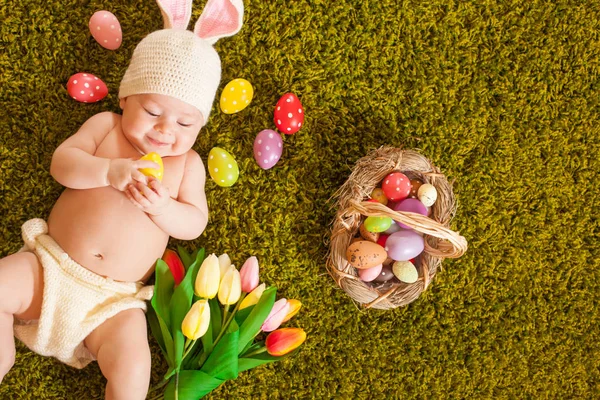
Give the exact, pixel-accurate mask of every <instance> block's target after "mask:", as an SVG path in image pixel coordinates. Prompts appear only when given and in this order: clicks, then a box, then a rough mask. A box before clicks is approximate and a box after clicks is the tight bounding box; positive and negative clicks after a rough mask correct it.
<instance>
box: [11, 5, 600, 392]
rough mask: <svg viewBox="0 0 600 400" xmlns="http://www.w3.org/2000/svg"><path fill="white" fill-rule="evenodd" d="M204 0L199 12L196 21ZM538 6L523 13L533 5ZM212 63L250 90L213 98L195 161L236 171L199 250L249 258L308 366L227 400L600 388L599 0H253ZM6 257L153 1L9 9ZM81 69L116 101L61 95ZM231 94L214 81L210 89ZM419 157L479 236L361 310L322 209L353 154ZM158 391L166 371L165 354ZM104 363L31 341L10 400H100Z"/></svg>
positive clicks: (273, 371)
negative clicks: (420, 288) (332, 273)
mask: <svg viewBox="0 0 600 400" xmlns="http://www.w3.org/2000/svg"><path fill="white" fill-rule="evenodd" d="M204 3H205V2H204V1H197V2H196V5H195V7H194V14H193V17H192V22H193V23H195V21H196V20H197V18H198V16H199V15H200V11H201V9H202V7H203V5H204ZM523 3H527V4H523ZM245 5H246V13H245V24H244V27H243V29H242V31H241V32H240V33H239V34H238V35H236V36H235V37H233V38H229V39H223V40H221V41H220V42H219V43H218V44H217V46H216V47H217V50H218V52H219V54H220V55H221V58H222V62H223V77H222V84H221V88H222V87H223V86H224V84H225V83H227V82H228V81H229V80H231V79H234V78H239V77H243V78H246V79H248V80H249V81H250V82H251V83H252V84H253V85H254V88H255V97H254V100H253V101H252V103H251V104H250V106H249V107H248V108H247V109H245V110H244V111H242V112H240V113H238V114H234V115H225V114H223V113H221V112H220V111H219V110H218V107H217V102H215V106H214V108H213V113H212V115H211V119H210V121H209V124H208V125H207V126H206V128H205V129H204V130H203V131H202V132H201V134H200V137H199V140H198V142H197V145H196V150H197V151H198V152H199V153H200V154H201V155H202V157H203V158H204V160H206V156H207V154H208V151H209V150H210V149H211V148H212V147H213V146H220V147H223V148H225V149H227V150H228V151H229V152H231V153H232V154H233V155H234V156H235V158H236V159H237V161H238V163H239V166H240V171H241V172H240V174H241V175H240V179H239V181H238V182H237V183H236V184H235V185H234V186H233V187H232V188H220V187H217V186H216V185H215V184H214V183H213V182H212V181H211V180H209V181H208V182H207V185H206V191H207V196H208V202H209V207H210V210H211V221H210V223H209V226H208V228H207V230H206V232H205V233H204V234H203V235H202V236H201V237H200V239H199V240H197V241H195V242H193V243H189V244H188V246H190V247H191V246H205V247H206V248H207V250H208V251H209V252H215V253H222V252H227V253H229V254H230V256H231V258H232V259H233V261H234V263H235V264H236V265H240V264H241V263H242V262H243V260H244V259H245V258H246V257H248V256H250V255H256V256H258V258H259V260H260V262H261V265H262V270H261V272H262V279H263V280H264V281H266V282H267V283H269V284H274V285H277V286H278V287H279V288H280V294H281V295H282V296H285V297H288V298H297V299H300V300H301V301H302V303H303V304H304V307H303V309H302V312H301V314H300V315H299V316H298V317H296V318H295V319H294V320H293V321H292V323H291V325H292V326H301V327H303V328H305V329H306V331H307V332H308V340H307V341H306V343H305V345H304V346H303V349H302V351H300V352H299V353H298V354H297V356H295V357H293V358H291V359H288V360H286V361H284V362H281V363H279V364H274V365H269V366H263V367H259V368H256V369H254V370H252V371H249V372H245V373H243V374H241V376H240V377H239V378H238V379H237V380H236V381H233V382H228V383H226V384H225V385H223V386H222V387H220V388H219V389H218V390H216V391H215V392H213V394H212V395H210V396H208V398H210V399H221V398H236V399H242V398H243V399H246V398H248V399H249V398H262V399H267V398H269V399H270V398H281V399H287V398H315V399H325V398H339V399H355V398H358V399H388V398H428V399H439V398H494V399H504V398H506V399H514V398H530V399H546V398H550V399H559V398H560V399H565V398H578V399H579V398H581V399H583V398H585V399H591V398H598V397H600V373H599V371H598V365H599V364H600V337H599V336H600V335H599V334H600V328H599V323H600V318H599V317H600V309H599V298H600V297H599V295H598V293H599V292H600V287H599V286H600V279H599V278H600V272H599V270H598V269H599V267H600V264H599V262H598V256H599V255H600V251H599V249H600V246H599V244H598V239H599V237H598V236H599V229H598V225H599V224H598V217H597V213H598V211H599V210H600V199H599V195H600V190H599V189H600V187H599V183H598V172H599V170H600V165H599V156H600V153H599V150H600V135H599V134H600V132H599V126H600V124H599V122H600V121H599V114H598V112H599V111H600V110H599V103H598V99H599V93H598V90H599V88H600V82H599V64H600V36H599V29H600V22H599V21H600V3H599V2H597V1H587V2H584V1H536V0H534V1H528V2H522V1H512V2H511V1H486V0H482V1H478V2H474V3H470V2H469V3H467V2H463V1H452V0H430V1H424V2H418V1H397V0H378V1H374V0H363V1H360V0H354V1H351V0H346V1H343V0H342V1H325V0H320V1H318V0H315V1H301V0H293V1H266V0H263V1H258V0H246V1H245ZM101 9H107V10H109V11H111V12H113V13H114V14H116V15H117V17H118V18H119V20H120V23H121V25H122V28H123V32H124V40H123V46H122V47H121V48H120V49H118V50H117V51H109V50H105V49H103V48H101V47H100V46H99V45H98V44H97V43H96V42H95V41H94V39H93V38H92V37H91V35H90V34H89V31H88V28H87V23H88V20H89V18H90V16H91V15H92V14H93V13H94V12H95V11H97V10H101ZM0 16H1V19H2V23H1V24H0V42H1V45H0V46H1V47H0V48H1V50H0V68H1V71H2V74H1V77H0V100H1V103H0V116H1V118H0V199H1V201H0V216H1V218H0V233H1V235H2V236H1V240H0V255H1V256H5V255H7V254H10V253H12V252H15V251H17V250H18V249H19V248H20V246H21V242H20V226H21V224H22V223H23V222H24V221H26V220H27V219H28V218H32V217H47V215H48V213H49V211H50V209H51V207H52V204H53V202H54V201H55V200H56V199H57V197H58V196H59V194H60V192H61V190H62V189H61V187H60V185H59V184H58V183H56V182H55V181H54V180H53V179H52V177H51V176H50V175H49V173H48V170H49V165H50V159H51V155H52V152H53V150H54V149H55V148H56V147H57V146H58V145H59V144H60V143H61V142H62V141H63V140H65V139H66V138H67V137H69V135H71V134H73V133H74V132H75V131H76V130H77V128H78V127H79V126H80V125H81V124H82V123H83V122H84V121H85V120H86V119H87V118H89V117H90V116H92V115H93V114H95V113H97V112H100V111H105V110H111V111H115V112H118V111H119V110H118V102H117V97H116V95H117V90H118V85H119V81H120V78H121V77H122V74H123V72H124V70H125V68H126V66H127V63H128V60H129V57H130V55H131V53H132V51H133V48H134V47H135V45H136V44H137V42H138V41H139V40H140V39H141V38H142V37H144V35H146V34H148V33H150V32H152V31H154V30H156V29H159V28H161V27H162V21H161V17H160V13H159V11H158V7H157V6H156V5H155V4H154V2H153V1H151V0H134V1H100V0H89V1H87V0H79V1H76V0H70V1H69V0H56V1H52V2H47V1H45V0H27V1H17V0H5V1H3V2H1V3H0ZM82 71H87V72H91V73H93V74H96V75H97V76H99V77H100V78H101V79H103V80H104V81H105V82H106V83H107V85H108V87H109V96H108V97H107V98H106V99H105V100H103V101H102V102H100V103H98V104H93V105H85V104H81V103H77V102H75V101H73V100H72V99H70V98H69V97H68V96H67V93H66V90H65V85H66V82H67V80H68V78H69V77H70V76H71V75H72V74H74V73H76V72H82ZM289 91H292V92H295V93H296V94H297V95H298V96H299V97H300V99H301V101H302V102H303V105H304V107H305V111H306V121H305V126H304V127H303V128H302V130H301V131H300V132H299V133H297V134H296V135H294V136H291V137H287V136H286V137H285V138H284V152H283V156H282V159H281V161H280V162H279V163H278V164H277V166H276V167H275V168H273V169H272V170H269V171H263V170H261V169H260V168H259V167H258V166H257V164H256V162H255V161H254V159H253V156H252V144H253V140H254V137H255V135H256V134H257V133H258V132H259V131H260V130H262V129H266V128H274V125H273V122H272V113H273V108H274V105H275V103H276V102H277V100H278V99H279V97H280V96H281V95H282V94H284V93H286V92H289ZM219 95H220V90H219V91H218V92H217V96H219ZM384 144H388V145H393V146H404V147H407V148H416V149H420V150H421V151H422V153H423V154H425V155H426V156H427V157H429V158H430V159H431V160H432V161H433V162H434V163H435V164H436V165H438V166H439V167H440V168H441V169H442V170H443V171H444V172H445V173H446V174H447V176H448V177H449V178H450V179H454V180H455V185H454V190H455V193H456V196H457V197H458V199H459V202H460V208H459V209H458V212H457V215H456V218H455V219H454V221H453V228H455V229H456V230H458V231H460V232H461V234H462V235H464V236H465V237H466V238H467V239H468V241H469V244H470V248H469V251H468V252H467V254H466V255H465V256H463V257H462V258H460V259H458V260H447V261H445V262H444V269H443V271H442V272H441V273H439V274H438V276H437V277H436V279H435V281H434V283H433V285H432V286H431V287H430V289H429V290H428V291H427V292H425V293H424V294H423V295H422V296H421V297H420V298H419V299H418V300H417V301H415V302H414V303H412V304H410V305H409V306H407V307H404V308H402V309H397V310H393V311H378V310H370V311H360V310H359V309H357V308H356V307H355V306H354V304H353V303H352V302H351V301H350V299H349V297H347V296H346V295H345V293H344V292H343V291H341V290H340V289H337V288H336V286H335V285H334V283H333V281H332V279H331V278H330V277H329V276H328V275H327V274H326V270H325V266H324V264H325V254H326V251H327V247H326V244H325V242H324V238H325V237H326V235H327V233H328V229H329V224H330V221H331V220H332V218H333V215H334V210H332V209H330V205H329V204H328V202H327V200H328V199H329V198H330V196H331V195H332V194H333V193H334V192H335V190H336V189H337V188H338V187H339V186H340V185H341V184H342V183H343V182H344V181H345V179H346V178H347V176H348V174H349V172H350V169H351V167H352V165H353V164H354V162H355V161H356V160H357V159H359V158H360V157H362V156H363V155H365V154H366V153H368V152H369V151H370V150H372V149H374V148H376V147H379V146H381V145H384ZM154 356H155V360H154V375H153V381H154V382H156V381H157V380H158V379H159V377H160V376H161V375H162V373H164V371H165V370H166V366H165V364H163V363H162V361H161V359H160V353H159V352H158V351H157V347H156V346H154ZM103 391H104V380H103V378H102V376H101V374H100V371H99V369H98V367H97V365H95V364H93V365H91V366H89V367H88V368H86V369H84V370H82V371H79V370H75V369H71V368H69V367H66V366H64V365H61V364H59V363H58V362H56V361H54V360H52V359H49V358H43V357H40V356H37V355H35V354H33V353H31V352H29V351H27V350H25V349H24V348H23V347H22V346H20V347H19V348H18V354H17V361H16V365H15V367H14V368H13V370H12V371H11V372H10V373H9V374H8V375H7V376H6V378H5V381H4V382H3V384H2V385H0V398H1V399H34V398H35V399H91V398H99V397H100V396H102V394H103Z"/></svg>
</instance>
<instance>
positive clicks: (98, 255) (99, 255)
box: [94, 253, 104, 260]
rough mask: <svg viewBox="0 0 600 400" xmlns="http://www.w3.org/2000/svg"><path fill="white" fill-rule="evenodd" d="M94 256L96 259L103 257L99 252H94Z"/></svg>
mask: <svg viewBox="0 0 600 400" xmlns="http://www.w3.org/2000/svg"><path fill="white" fill-rule="evenodd" d="M94 257H96V258H97V259H98V260H103V259H104V256H103V255H102V254H100V253H96V254H94Z"/></svg>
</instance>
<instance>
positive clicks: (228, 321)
mask: <svg viewBox="0 0 600 400" xmlns="http://www.w3.org/2000/svg"><path fill="white" fill-rule="evenodd" d="M244 297H246V293H244V292H242V295H241V296H240V298H239V300H238V302H237V304H236V305H235V308H234V309H233V311H232V312H231V314H230V315H227V314H228V311H229V304H227V305H225V307H224V312H223V325H221V332H219V334H218V335H217V338H216V339H215V340H214V341H213V344H212V346H211V347H210V348H209V349H205V351H204V352H203V353H202V356H201V358H200V361H199V362H198V366H199V367H202V364H203V363H204V361H206V359H207V358H208V356H209V355H210V352H211V351H212V349H214V348H215V347H216V346H217V343H219V340H221V338H222V337H223V335H224V334H225V332H226V331H227V328H228V327H229V324H231V321H233V317H235V313H236V312H237V311H238V310H239V308H240V304H242V300H244ZM183 358H185V356H184V357H183Z"/></svg>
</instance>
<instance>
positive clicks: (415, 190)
mask: <svg viewBox="0 0 600 400" xmlns="http://www.w3.org/2000/svg"><path fill="white" fill-rule="evenodd" d="M410 184H411V185H412V187H411V189H410V193H409V194H408V197H410V198H411V199H418V198H419V188H420V187H421V185H422V184H423V182H421V181H420V180H418V179H411V180H410Z"/></svg>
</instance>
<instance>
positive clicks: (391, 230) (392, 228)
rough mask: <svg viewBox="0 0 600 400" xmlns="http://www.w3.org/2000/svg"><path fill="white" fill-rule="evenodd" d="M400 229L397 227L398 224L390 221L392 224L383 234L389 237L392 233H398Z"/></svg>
mask: <svg viewBox="0 0 600 400" xmlns="http://www.w3.org/2000/svg"><path fill="white" fill-rule="evenodd" d="M401 229H402V228H400V225H398V223H397V222H396V221H394V220H392V224H391V225H390V227H389V228H387V229H386V230H385V232H384V233H385V234H387V235H391V234H392V233H396V232H398V231H399V230H401Z"/></svg>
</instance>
